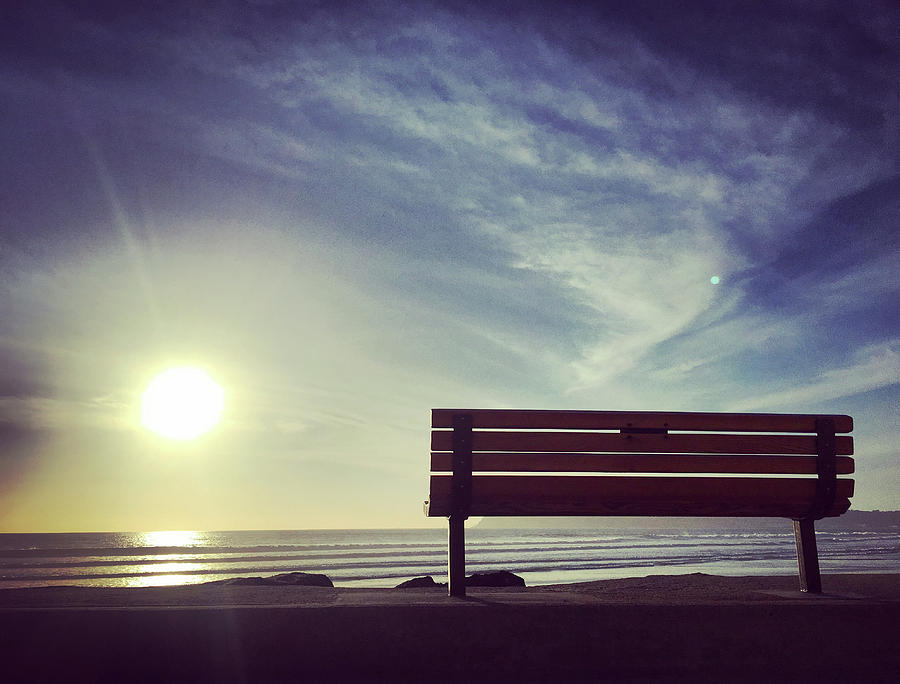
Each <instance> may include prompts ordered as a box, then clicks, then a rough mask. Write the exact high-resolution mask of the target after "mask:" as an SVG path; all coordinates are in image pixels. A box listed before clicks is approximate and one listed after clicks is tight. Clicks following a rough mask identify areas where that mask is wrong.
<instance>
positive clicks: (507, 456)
mask: <svg viewBox="0 0 900 684" xmlns="http://www.w3.org/2000/svg"><path fill="white" fill-rule="evenodd" d="M835 465H836V468H837V474H838V475H849V474H850V473H852V472H853V470H854V463H853V459H852V458H850V457H849V456H838V457H837V458H836V459H835ZM431 470H432V471H434V472H449V471H452V470H453V455H452V454H451V453H449V452H437V453H432V454H431ZM472 470H473V471H475V472H479V471H481V472H543V473H551V472H562V473H572V472H595V473H599V472H606V473H735V474H736V473H746V474H751V473H752V474H764V473H769V474H778V475H803V474H810V475H813V474H815V473H816V457H815V456H746V455H737V454H728V455H721V456H719V455H716V456H710V455H702V456H698V455H696V454H624V455H623V454H567V453H508V452H487V453H484V452H482V453H476V454H472Z"/></svg>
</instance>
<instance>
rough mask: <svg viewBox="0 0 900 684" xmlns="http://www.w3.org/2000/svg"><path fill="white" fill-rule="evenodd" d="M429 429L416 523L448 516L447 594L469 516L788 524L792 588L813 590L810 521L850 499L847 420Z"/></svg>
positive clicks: (438, 420) (590, 421)
mask: <svg viewBox="0 0 900 684" xmlns="http://www.w3.org/2000/svg"><path fill="white" fill-rule="evenodd" d="M431 426H432V433H431V450H432V453H431V472H432V474H431V482H430V495H429V499H428V501H426V502H425V515H427V516H431V517H448V518H449V522H450V541H449V575H450V577H449V579H450V582H449V591H450V595H451V596H465V593H466V585H465V581H466V574H465V572H466V571H465V562H466V559H465V527H464V521H465V520H466V518H467V517H468V516H470V515H476V516H519V515H528V516H567V515H579V516H616V515H627V516H722V517H778V518H789V519H791V520H793V521H794V539H795V541H796V545H797V559H798V563H799V572H800V590H801V591H808V592H812V593H821V591H822V582H821V577H820V574H819V557H818V552H817V550H816V538H815V529H814V522H815V521H816V520H819V519H821V518H825V517H834V516H839V515H841V514H842V513H845V512H846V511H847V509H849V508H850V497H851V496H853V480H851V479H847V478H838V477H837V476H838V475H847V474H850V473H852V472H853V459H852V458H849V455H851V454H852V453H853V438H852V437H850V436H848V435H846V434H841V433H849V432H851V431H852V430H853V419H852V418H851V417H850V416H843V415H809V414H775V413H665V412H655V411H625V412H619V411H532V410H505V409H433V410H432V412H431ZM538 473H540V474H538ZM590 473H614V475H608V474H606V475H596V474H590ZM623 473H626V474H624V475H623Z"/></svg>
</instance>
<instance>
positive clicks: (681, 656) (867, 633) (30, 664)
mask: <svg viewBox="0 0 900 684" xmlns="http://www.w3.org/2000/svg"><path fill="white" fill-rule="evenodd" d="M796 581H797V580H796V578H794V577H731V578H725V577H715V576H709V575H686V576H656V577H647V578H640V579H628V580H610V581H604V582H591V583H587V584H573V585H558V586H555V587H541V588H529V589H470V596H469V597H468V598H467V599H465V600H460V599H450V598H448V597H446V596H445V595H444V593H443V591H441V590H405V591H401V590H392V589H376V590H365V589H330V588H320V587H221V586H218V587H211V586H195V587H178V588H153V589H79V588H73V587H68V588H45V589H21V590H16V589H8V590H3V591H0V679H2V680H3V681H7V682H20V681H21V682H40V681H46V682H49V681H54V682H55V681H60V682H63V681H65V682H72V681H76V682H77V681H98V682H133V681H160V682H168V681H190V682H205V681H210V682H257V681H331V682H342V681H413V680H415V681H423V682H442V681H466V682H467V681H553V682H556V681H582V680H589V681H607V680H608V681H776V682H778V681H784V682H798V681H799V682H805V681H809V682H812V681H816V682H822V681H825V682H832V681H834V682H837V681H841V682H844V681H858V682H879V681H884V682H888V681H890V682H894V681H897V679H896V678H897V673H898V672H900V646H898V643H900V640H898V636H900V575H834V576H827V577H826V578H825V586H826V592H827V593H826V594H825V595H823V596H809V595H804V594H801V593H800V592H798V591H796V588H795V587H796Z"/></svg>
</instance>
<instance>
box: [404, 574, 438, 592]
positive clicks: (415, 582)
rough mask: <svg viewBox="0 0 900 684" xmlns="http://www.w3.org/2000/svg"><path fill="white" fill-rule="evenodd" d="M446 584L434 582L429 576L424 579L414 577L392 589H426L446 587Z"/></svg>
mask: <svg viewBox="0 0 900 684" xmlns="http://www.w3.org/2000/svg"><path fill="white" fill-rule="evenodd" d="M446 586H447V583H446V582H440V583H438V582H435V581H434V579H433V578H432V577H431V575H425V577H414V578H413V579H411V580H406V581H405V582H401V583H400V584H398V585H397V586H396V587H394V589H422V588H427V587H446Z"/></svg>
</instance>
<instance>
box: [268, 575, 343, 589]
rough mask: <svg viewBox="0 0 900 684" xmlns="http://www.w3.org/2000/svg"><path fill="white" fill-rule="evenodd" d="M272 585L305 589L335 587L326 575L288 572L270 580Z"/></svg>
mask: <svg viewBox="0 0 900 684" xmlns="http://www.w3.org/2000/svg"><path fill="white" fill-rule="evenodd" d="M270 579H271V580H273V582H272V584H291V585H295V586H304V587H333V586H334V583H333V582H332V581H331V580H330V579H328V577H326V576H325V575H318V574H315V573H310V572H286V573H284V574H283V575H275V576H274V577H271V578H270Z"/></svg>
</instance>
